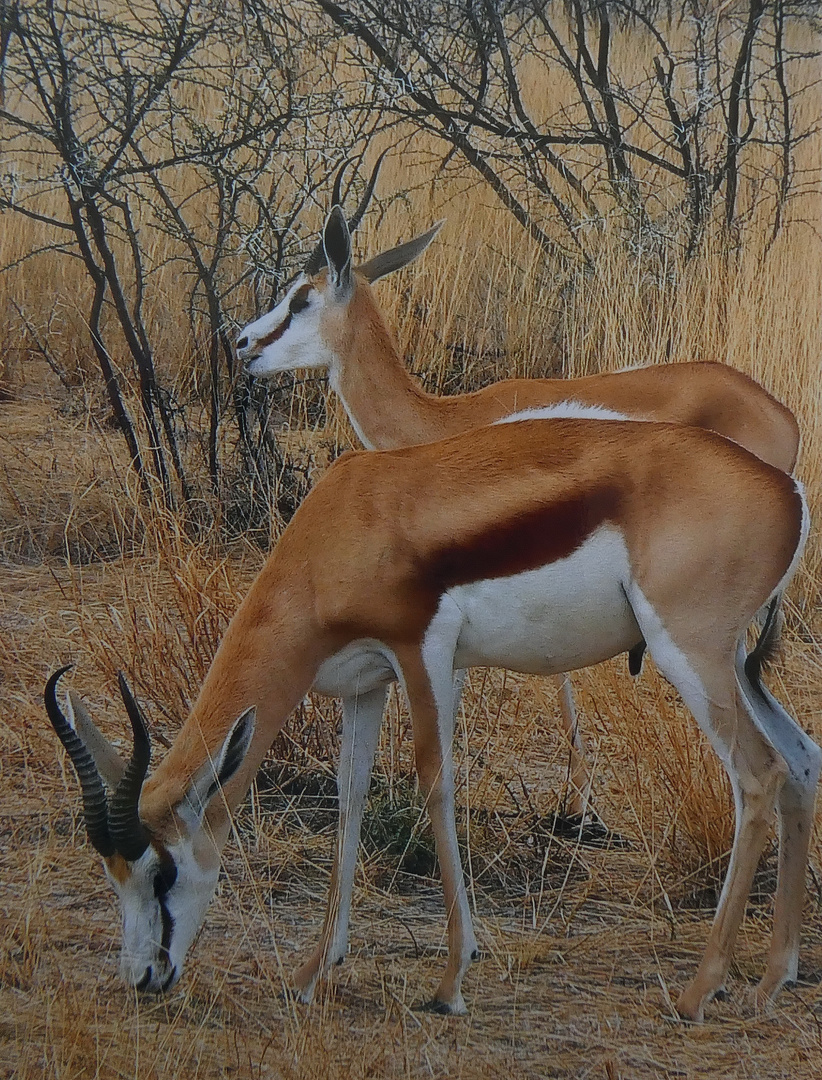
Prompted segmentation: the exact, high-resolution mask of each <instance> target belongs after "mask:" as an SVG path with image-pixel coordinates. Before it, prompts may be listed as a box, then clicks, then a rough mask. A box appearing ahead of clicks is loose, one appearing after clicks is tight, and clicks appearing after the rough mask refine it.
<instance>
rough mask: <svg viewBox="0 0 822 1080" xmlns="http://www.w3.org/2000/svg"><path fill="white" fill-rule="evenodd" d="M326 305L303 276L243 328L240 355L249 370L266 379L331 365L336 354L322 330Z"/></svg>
mask: <svg viewBox="0 0 822 1080" xmlns="http://www.w3.org/2000/svg"><path fill="white" fill-rule="evenodd" d="M324 304H325V297H324V294H323V293H321V292H320V291H319V290H318V289H315V288H314V287H313V286H311V285H310V284H309V281H308V279H307V278H306V277H305V275H300V277H298V278H297V280H296V281H295V282H294V284H293V285H292V286H291V288H290V289H289V290H288V292H287V293H286V295H285V297H284V299H283V300H281V301H280V303H279V304H277V306H276V307H275V308H273V310H271V311H269V313H268V314H267V315H263V316H262V317H261V318H259V319H257V320H256V321H255V322H252V323H249V324H248V326H246V327H244V329H243V330H241V331H240V334H239V336H238V339H237V340H238V345H237V356H238V357H239V358H240V359H241V360H245V361H246V370H247V371H248V372H249V373H250V374H251V375H254V376H257V377H258V378H265V377H268V376H271V375H275V374H277V372H280V371H294V370H295V369H296V368H309V369H310V368H327V367H330V366H331V363H332V360H333V354H332V353H331V351H330V350H329V349H328V348H327V346H326V345H325V343H324V341H323V338H322V335H321V333H320V323H321V320H322V312H323V307H324ZM241 343H242V344H241Z"/></svg>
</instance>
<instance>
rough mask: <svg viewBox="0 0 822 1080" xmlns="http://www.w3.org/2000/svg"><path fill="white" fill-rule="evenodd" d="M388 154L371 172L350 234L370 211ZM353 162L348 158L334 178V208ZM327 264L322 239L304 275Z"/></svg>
mask: <svg viewBox="0 0 822 1080" xmlns="http://www.w3.org/2000/svg"><path fill="white" fill-rule="evenodd" d="M387 153H388V151H387V150H383V152H382V153H381V154H380V156H379V157H378V158H377V161H376V164H375V165H374V168H373V169H372V170H371V177H370V178H369V181H368V183H367V184H366V186H365V191H364V192H363V196H362V198H361V199H360V202H359V205H358V206H357V209H356V210H355V211H354V213H353V215H352V217H351V220H350V221H349V222H348V230H349V232H352V233H353V232H355V231H356V229H357V227H358V226H359V224H360V222H361V221H362V219H363V216H364V214H365V211H366V210H367V209H368V204H369V203H370V202H371V199H372V197H373V195H374V188H375V187H376V184H377V176H378V175H379V172H380V166H381V165H382V161H383V158H384V157H385V155H386V154H387ZM353 160H354V159H353V158H346V159H345V161H344V162H343V163H342V165H340V167H339V169H338V170H337V175H336V176H335V177H334V188H333V190H332V193H331V205H332V206H339V205H340V204H341V202H342V179H343V176H344V175H345V170H346V169H347V168H348V166H349V165H350V164H351V162H352V161H353ZM325 264H326V259H325V246H324V244H323V242H322V238H320V241H319V243H318V244H317V246H316V247H315V248H314V250H313V251H312V252H311V254H310V255H309V256H308V261H307V262H306V264H305V266H304V268H303V273H304V274H306V275H308V276H309V277H310V276H311V275H312V274H317V273H319V272H320V270H322V268H323V267H324V266H325Z"/></svg>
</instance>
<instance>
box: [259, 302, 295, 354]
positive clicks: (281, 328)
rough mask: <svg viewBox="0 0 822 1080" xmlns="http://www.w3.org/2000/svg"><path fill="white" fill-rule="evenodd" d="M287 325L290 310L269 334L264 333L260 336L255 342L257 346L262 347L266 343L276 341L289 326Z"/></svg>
mask: <svg viewBox="0 0 822 1080" xmlns="http://www.w3.org/2000/svg"><path fill="white" fill-rule="evenodd" d="M289 326H291V312H290V311H289V313H288V314H287V315H286V317H285V318H284V319H283V321H282V322H281V323H280V325H279V326H278V327H276V328H275V329H274V330H272V331H271V333H270V334H266V335H265V337H261V338H260V340H259V341H258V342H257V348H258V349H264V348H265V347H266V345H270V344H271V343H272V342H273V341H278V340H279V339H280V338H281V337H282V336H283V334H284V333H285V332H286V330H287V329H288V328H289Z"/></svg>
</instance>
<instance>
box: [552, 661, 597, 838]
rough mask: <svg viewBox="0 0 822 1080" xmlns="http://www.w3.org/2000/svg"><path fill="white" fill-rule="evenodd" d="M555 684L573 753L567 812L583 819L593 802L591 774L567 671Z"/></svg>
mask: <svg viewBox="0 0 822 1080" xmlns="http://www.w3.org/2000/svg"><path fill="white" fill-rule="evenodd" d="M554 683H555V685H556V687H557V691H558V693H559V712H560V716H561V717H562V728H563V731H564V732H565V736H566V738H567V739H568V747H569V753H570V774H571V776H570V779H571V794H570V798H569V799H568V814H569V816H570V817H579V818H584V817H585V814H586V813H587V812H588V810H589V808H590V805H591V774H590V773H589V771H588V763H587V761H586V757H585V743H584V741H583V738H582V732H581V731H580V729H579V717H578V716H577V710H576V705H575V704H574V688H573V685H572V683H571V677H570V675H568V674H567V673H565V674H562V675H555V676H554Z"/></svg>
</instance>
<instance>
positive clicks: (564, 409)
mask: <svg viewBox="0 0 822 1080" xmlns="http://www.w3.org/2000/svg"><path fill="white" fill-rule="evenodd" d="M557 417H563V418H567V419H570V420H637V419H641V418H640V417H636V416H626V415H625V414H624V413H618V412H616V411H615V410H614V409H606V408H605V407H604V406H603V405H583V403H582V402H581V401H557V402H555V403H554V404H553V405H545V406H543V407H542V408H539V409H524V410H523V411H522V412H516V413H511V415H510V416H503V417H502V419H501V420H495V421H494V423H495V424H512V423H514V422H515V421H517V420H552V419H556V418H557Z"/></svg>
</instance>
